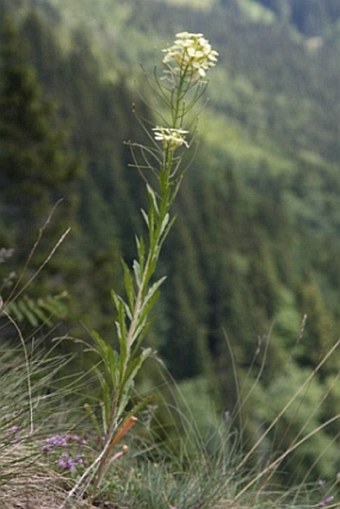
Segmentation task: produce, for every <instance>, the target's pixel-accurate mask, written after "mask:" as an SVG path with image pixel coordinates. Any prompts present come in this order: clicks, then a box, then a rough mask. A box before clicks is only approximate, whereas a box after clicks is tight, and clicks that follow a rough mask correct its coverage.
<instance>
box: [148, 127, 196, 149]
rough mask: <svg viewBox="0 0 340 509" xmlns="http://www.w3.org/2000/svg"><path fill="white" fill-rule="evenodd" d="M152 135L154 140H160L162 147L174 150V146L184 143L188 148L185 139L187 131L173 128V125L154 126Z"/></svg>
mask: <svg viewBox="0 0 340 509" xmlns="http://www.w3.org/2000/svg"><path fill="white" fill-rule="evenodd" d="M152 130H153V131H154V133H155V134H154V136H155V140H156V141H161V142H162V144H163V147H164V148H166V149H170V150H176V148H178V147H181V146H182V145H185V146H186V147H187V148H189V145H188V142H187V141H186V140H185V135H186V134H188V132H189V131H185V130H184V129H175V128H173V127H159V126H157V127H154V128H153V129H152Z"/></svg>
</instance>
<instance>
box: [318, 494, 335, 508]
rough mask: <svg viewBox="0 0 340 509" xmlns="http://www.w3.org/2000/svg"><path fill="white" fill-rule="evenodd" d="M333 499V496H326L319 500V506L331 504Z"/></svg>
mask: <svg viewBox="0 0 340 509" xmlns="http://www.w3.org/2000/svg"><path fill="white" fill-rule="evenodd" d="M333 500H334V497H332V496H331V497H326V498H324V499H323V500H321V502H319V507H326V506H327V505H329V504H331V503H332V502H333Z"/></svg>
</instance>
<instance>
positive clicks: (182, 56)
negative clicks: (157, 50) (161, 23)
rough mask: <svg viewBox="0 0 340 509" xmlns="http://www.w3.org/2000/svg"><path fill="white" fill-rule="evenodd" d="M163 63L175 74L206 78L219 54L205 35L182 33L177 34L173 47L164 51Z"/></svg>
mask: <svg viewBox="0 0 340 509" xmlns="http://www.w3.org/2000/svg"><path fill="white" fill-rule="evenodd" d="M163 52H164V53H166V55H165V57H164V58H163V63H164V64H166V65H169V66H170V67H171V68H172V70H174V71H175V72H177V73H178V72H185V73H187V74H188V75H189V76H190V77H191V78H195V79H200V78H204V77H205V75H206V71H207V70H208V69H209V68H210V67H213V66H214V65H215V64H216V62H217V57H218V53H217V51H215V50H213V49H212V47H211V45H210V44H209V41H208V40H207V39H205V38H204V37H203V34H192V33H189V32H181V33H178V34H176V40H175V43H174V45H173V46H171V47H170V48H167V49H164V50H163Z"/></svg>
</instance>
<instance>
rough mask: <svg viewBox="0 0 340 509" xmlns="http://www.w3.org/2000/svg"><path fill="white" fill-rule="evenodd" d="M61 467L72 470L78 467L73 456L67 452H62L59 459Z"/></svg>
mask: <svg viewBox="0 0 340 509" xmlns="http://www.w3.org/2000/svg"><path fill="white" fill-rule="evenodd" d="M58 465H59V467H61V468H63V469H64V470H69V471H70V472H74V471H75V469H76V463H75V461H74V459H73V458H71V457H70V456H69V455H68V454H67V453H64V454H62V456H61V457H60V458H59V461H58Z"/></svg>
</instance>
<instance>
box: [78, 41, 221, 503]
mask: <svg viewBox="0 0 340 509" xmlns="http://www.w3.org/2000/svg"><path fill="white" fill-rule="evenodd" d="M164 51H165V53H166V55H165V57H164V59H163V66H164V67H163V71H162V76H161V77H160V78H159V77H158V76H157V73H155V75H154V81H153V83H152V88H153V91H154V92H156V93H154V96H155V97H156V98H157V99H158V101H159V106H161V111H162V112H163V113H164V112H165V114H168V121H167V122H166V121H165V116H164V115H163V114H162V115H160V118H161V119H162V123H163V125H160V126H159V125H158V126H156V127H153V128H151V129H149V128H148V127H147V126H146V125H145V123H144V122H143V121H142V120H141V119H139V118H138V116H137V118H138V120H139V121H140V122H141V124H142V126H143V129H144V130H145V131H146V132H147V134H148V136H149V139H150V141H151V146H150V147H145V146H142V145H139V144H137V143H130V147H131V152H132V156H133V159H134V164H133V166H134V167H136V168H137V169H138V170H139V172H140V173H143V177H144V179H145V181H146V192H147V196H148V210H147V211H145V210H142V214H143V218H144V220H145V224H146V229H147V233H146V235H144V236H140V237H136V251H137V256H136V259H135V260H134V261H133V263H132V267H131V268H130V267H128V265H127V264H126V263H124V262H123V272H124V287H125V295H124V296H121V295H119V294H118V293H116V292H115V291H113V292H112V297H113V302H114V306H115V311H116V322H115V324H116V338H117V341H116V342H115V343H114V344H113V343H109V342H107V341H104V340H103V339H102V338H101V337H100V336H99V335H98V334H97V333H93V339H94V346H91V348H92V350H94V351H95V352H96V353H97V355H98V356H99V358H100V360H101V366H100V369H97V370H96V373H97V376H98V380H99V382H100V386H101V393H102V403H101V406H102V415H103V422H102V427H103V435H104V445H103V450H102V451H101V453H100V454H99V455H98V457H97V458H96V459H95V461H94V462H93V463H92V464H91V465H90V466H89V467H88V468H87V469H86V471H85V472H84V474H83V476H82V477H81V478H80V479H79V481H78V483H77V485H76V486H75V487H74V489H73V490H72V492H71V494H70V495H73V494H74V493H75V492H76V491H77V490H78V491H79V488H80V487H82V486H84V481H87V482H89V480H90V479H92V496H94V495H95V493H96V491H97V490H98V488H99V486H100V484H101V482H102V480H103V478H104V476H105V473H106V471H107V469H108V467H109V466H110V465H111V464H112V462H113V461H115V460H116V459H118V458H119V457H120V456H121V455H122V454H125V453H126V452H127V451H128V449H127V447H126V446H120V450H118V452H117V450H116V446H117V445H118V444H119V443H120V442H121V440H122V439H123V437H124V436H125V435H126V433H128V431H129V430H130V429H131V427H132V426H134V425H135V424H136V421H137V419H136V417H135V414H136V413H137V410H138V407H134V406H131V395H132V390H133V386H134V382H135V378H136V375H137V374H138V372H139V371H140V369H141V367H142V366H143V364H144V362H145V360H146V359H147V358H149V357H150V356H151V355H153V352H152V350H151V349H150V348H142V342H143V339H144V337H145V335H146V332H147V329H148V326H149V324H150V313H151V311H152V308H153V306H154V304H155V302H156V300H157V298H158V295H159V289H160V286H161V285H162V283H163V282H164V280H165V277H161V278H160V279H158V280H156V281H154V280H153V278H154V275H155V271H156V267H157V263H158V259H159V256H160V252H161V248H162V246H163V243H164V241H165V239H166V237H167V235H168V233H169V230H170V228H171V226H172V224H173V219H172V218H171V217H170V210H171V206H172V204H173V201H174V199H175V197H176V194H177V191H178V189H179V185H180V182H181V178H182V175H181V162H182V156H181V154H182V153H181V152H180V153H178V150H179V149H180V148H181V149H188V148H189V147H190V143H189V142H188V141H187V135H189V131H188V130H187V129H184V127H183V126H184V122H185V120H186V117H187V114H188V113H189V112H190V111H191V109H192V108H193V107H194V106H195V104H196V103H197V102H198V100H199V98H200V97H201V94H202V90H204V88H203V89H202V88H201V87H202V84H203V85H204V86H205V85H206V82H203V79H202V78H203V77H205V75H206V71H207V70H208V68H209V67H212V66H213V65H215V63H216V59H217V52H216V51H214V50H212V49H211V46H210V44H209V43H208V41H207V40H206V39H204V37H203V36H202V34H189V33H188V32H183V33H182V34H177V39H176V41H175V44H174V46H172V47H171V48H168V49H166V50H164ZM149 83H151V82H150V81H149ZM164 124H165V125H164ZM138 151H139V152H138ZM137 152H138V155H137ZM138 157H142V162H139V160H138ZM147 170H150V171H149V172H147ZM151 177H152V178H151ZM88 411H89V412H90V413H91V414H92V415H93V416H94V415H95V414H94V412H92V410H91V408H90V407H89V405H88Z"/></svg>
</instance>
